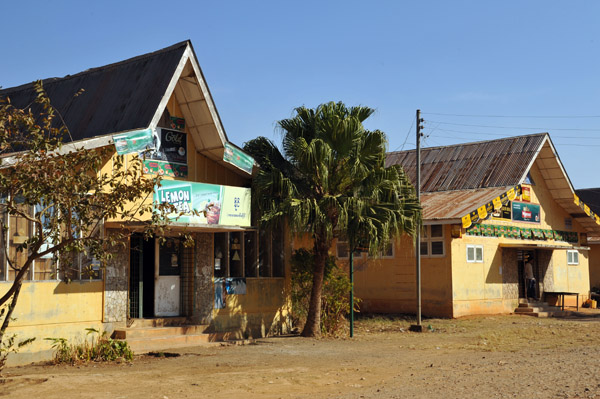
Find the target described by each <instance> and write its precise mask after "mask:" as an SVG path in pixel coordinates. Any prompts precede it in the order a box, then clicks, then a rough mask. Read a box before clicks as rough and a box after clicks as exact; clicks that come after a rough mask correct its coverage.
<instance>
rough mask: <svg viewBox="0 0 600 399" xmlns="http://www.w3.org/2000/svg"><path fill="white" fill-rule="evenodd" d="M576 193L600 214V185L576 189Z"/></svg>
mask: <svg viewBox="0 0 600 399" xmlns="http://www.w3.org/2000/svg"><path fill="white" fill-rule="evenodd" d="M575 194H577V195H578V196H579V198H580V199H581V200H582V201H583V202H584V203H585V204H586V205H587V206H589V207H590V209H591V210H592V211H594V213H596V214H598V215H600V187H597V188H582V189H579V190H575Z"/></svg>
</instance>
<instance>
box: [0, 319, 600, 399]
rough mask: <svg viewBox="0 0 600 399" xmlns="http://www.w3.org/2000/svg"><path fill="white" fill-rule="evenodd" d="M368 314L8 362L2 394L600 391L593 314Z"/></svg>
mask: <svg viewBox="0 0 600 399" xmlns="http://www.w3.org/2000/svg"><path fill="white" fill-rule="evenodd" d="M585 316H586V317H573V318H570V319H537V318H533V317H527V316H518V315H511V316H490V317H471V318H465V319H458V320H437V319H435V320H424V322H423V325H424V326H425V329H426V332H423V333H414V332H409V331H408V326H409V325H410V324H411V323H412V322H411V321H410V320H406V319H404V318H402V317H396V318H382V317H363V318H361V319H360V320H358V321H357V323H356V331H355V338H353V339H318V340H317V339H305V338H300V337H278V338H269V339H260V340H258V341H256V342H254V343H251V344H246V345H222V344H216V345H211V346H206V347H193V348H185V349H177V350H172V351H168V352H164V353H162V355H163V356H162V357H153V356H136V358H135V359H134V361H133V362H131V363H103V364H99V363H93V364H86V365H76V366H71V365H58V366H57V365H33V366H26V367H17V368H8V369H6V370H5V371H4V373H3V376H2V377H1V378H0V398H2V397H7V398H15V399H18V398H27V399H31V398H44V399H52V398H61V399H62V398H92V397H93V398H111V399H113V398H115V399H116V398H144V399H153V398H157V399H175V398H201V397H208V398H212V397H231V398H244V399H252V398H311V399H317V398H437V397H444V398H445V399H452V398H461V399H462V398H600V378H599V376H600V318H598V316H600V314H598V313H594V314H586V315H585Z"/></svg>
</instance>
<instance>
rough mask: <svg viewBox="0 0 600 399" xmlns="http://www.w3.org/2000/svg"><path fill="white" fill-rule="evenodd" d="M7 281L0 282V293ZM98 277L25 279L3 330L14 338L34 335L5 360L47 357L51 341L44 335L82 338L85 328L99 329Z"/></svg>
mask: <svg viewBox="0 0 600 399" xmlns="http://www.w3.org/2000/svg"><path fill="white" fill-rule="evenodd" d="M10 286H11V283H10V282H7V283H0V295H3V294H5V293H6V292H7V291H8V290H9V289H10ZM102 301H103V283H102V281H86V282H78V281H76V282H72V283H69V284H66V283H63V282H58V281H43V282H31V283H28V282H25V283H23V286H22V288H21V293H20V295H19V298H18V301H17V306H16V308H15V311H14V313H13V317H14V318H15V320H13V321H12V322H11V323H10V326H9V328H8V331H7V333H8V334H16V336H17V338H16V341H17V342H19V341H22V340H25V339H28V338H35V341H34V342H33V343H31V344H30V345H27V346H25V347H23V348H22V349H21V350H20V351H19V356H18V357H15V356H9V357H8V364H9V365H16V364H25V363H30V362H34V361H42V360H49V359H51V358H52V356H53V354H54V350H53V349H52V342H51V341H48V340H45V339H44V338H66V339H67V340H68V341H69V342H70V343H78V342H83V340H84V339H85V337H86V334H87V331H85V329H86V328H95V329H97V330H99V331H102V330H103V324H102Z"/></svg>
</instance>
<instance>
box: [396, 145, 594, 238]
mask: <svg viewBox="0 0 600 399" xmlns="http://www.w3.org/2000/svg"><path fill="white" fill-rule="evenodd" d="M534 163H536V165H537V166H538V167H539V170H540V173H541V174H542V176H543V178H544V181H545V183H546V186H547V188H548V190H549V191H550V193H551V195H552V198H553V199H554V200H555V201H556V202H557V203H558V204H559V205H560V206H561V207H562V208H563V209H564V210H565V211H566V212H567V213H568V214H570V215H571V217H573V218H574V219H575V220H577V221H578V222H579V223H580V224H581V225H582V226H583V227H584V228H585V229H586V230H587V231H588V232H589V233H592V234H600V226H598V224H597V223H596V221H595V220H594V219H593V218H591V217H589V216H588V215H587V214H585V213H584V212H583V210H582V209H581V208H580V207H579V206H578V205H576V204H575V202H574V194H575V190H574V189H573V185H572V184H571V181H570V179H569V176H568V175H567V173H566V171H565V169H564V167H563V165H562V162H561V161H560V158H559V156H558V153H557V152H556V148H555V147H554V144H552V140H551V139H550V135H549V134H548V133H539V134H531V135H526V136H516V137H509V138H505V139H499V140H489V141H481V142H475V143H467V144H457V145H451V146H446V147H431V148H424V149H422V150H421V205H422V207H423V219H425V220H437V221H441V220H446V221H451V222H454V221H459V220H460V219H461V218H462V217H463V216H465V215H467V214H469V213H470V212H472V211H474V210H477V208H479V207H481V206H482V205H485V204H487V203H489V202H490V201H492V200H493V199H494V198H496V197H498V196H499V195H501V194H502V193H505V192H507V191H508V190H510V189H511V188H513V187H515V186H517V185H519V184H522V183H523V182H524V181H525V178H526V177H527V174H528V172H529V170H530V169H531V167H532V166H533V164H534ZM393 164H394V165H401V166H402V167H403V168H404V170H405V172H406V173H407V174H408V177H409V178H410V180H411V181H412V182H413V183H414V182H415V180H416V151H415V150H411V151H400V152H391V153H388V154H387V156H386V166H389V165H393ZM599 191H600V190H599ZM582 200H583V202H586V201H585V199H583V198H582ZM599 211H600V209H599ZM598 213H599V214H600V212H598Z"/></svg>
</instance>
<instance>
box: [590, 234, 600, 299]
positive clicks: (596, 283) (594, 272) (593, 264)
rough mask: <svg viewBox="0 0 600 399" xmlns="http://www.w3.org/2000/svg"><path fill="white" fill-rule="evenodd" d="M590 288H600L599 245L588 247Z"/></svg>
mask: <svg viewBox="0 0 600 399" xmlns="http://www.w3.org/2000/svg"><path fill="white" fill-rule="evenodd" d="M588 262H589V265H590V267H589V269H590V288H594V287H596V288H600V244H591V245H590V256H589V259H588Z"/></svg>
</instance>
